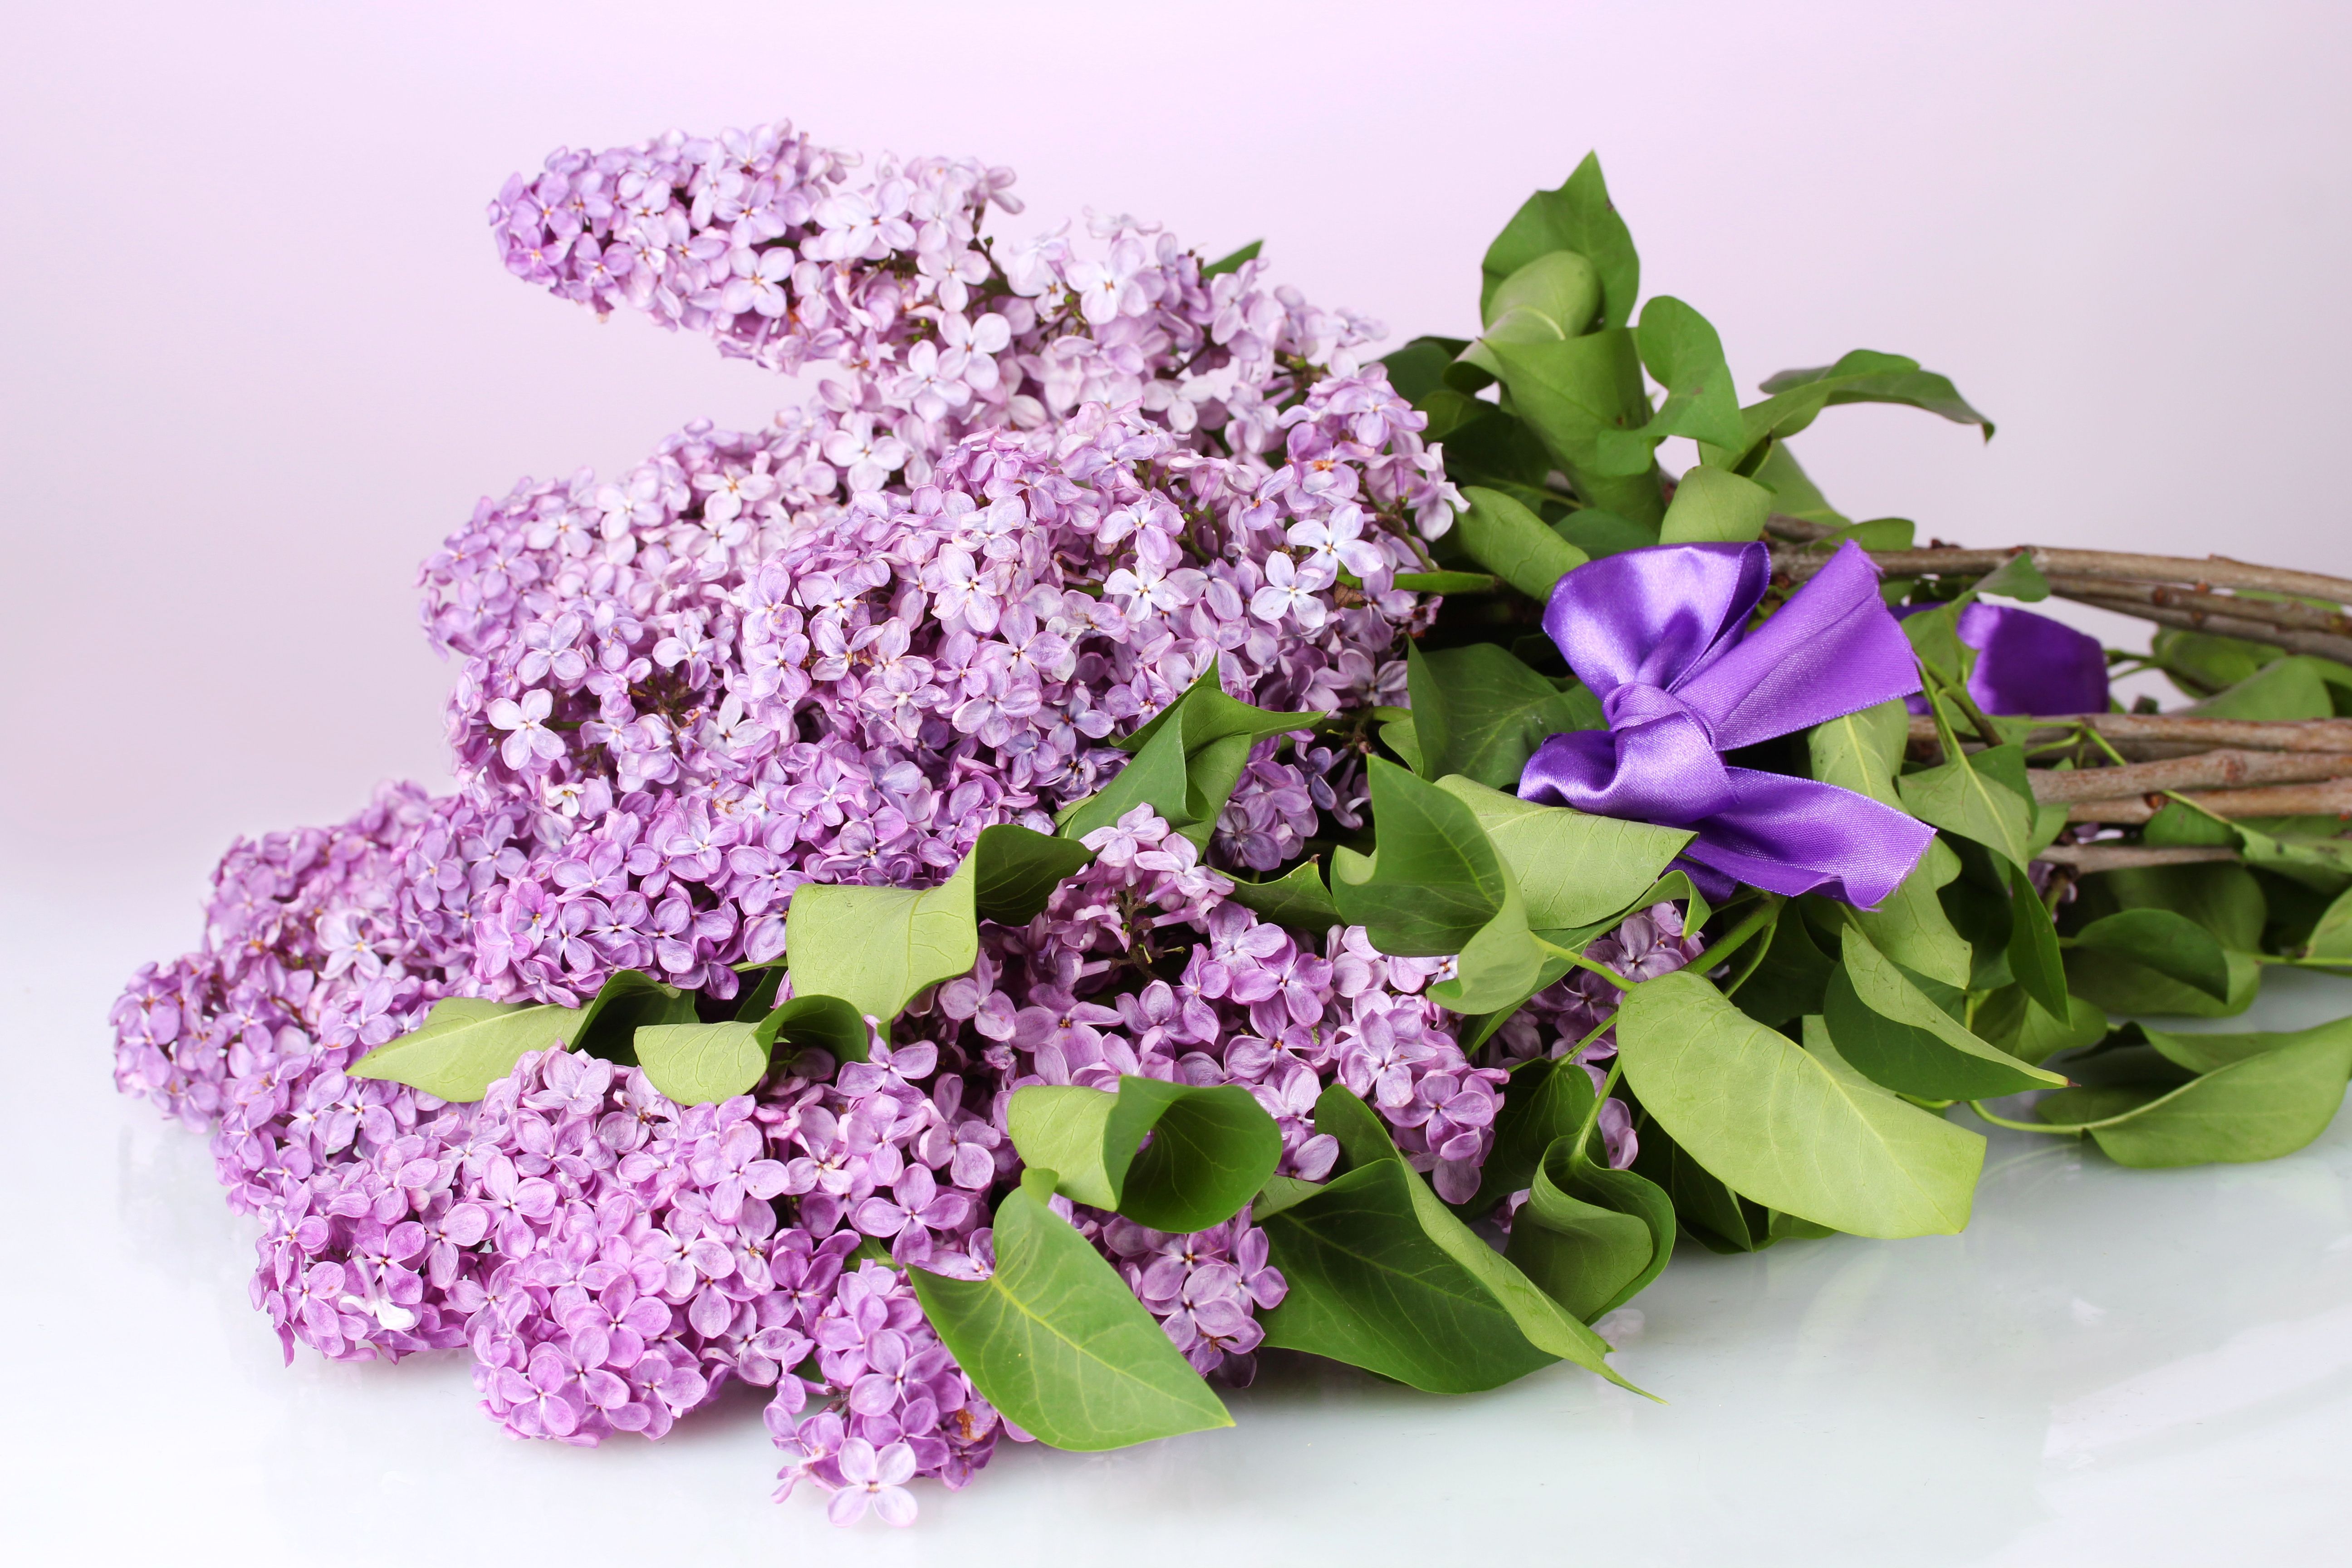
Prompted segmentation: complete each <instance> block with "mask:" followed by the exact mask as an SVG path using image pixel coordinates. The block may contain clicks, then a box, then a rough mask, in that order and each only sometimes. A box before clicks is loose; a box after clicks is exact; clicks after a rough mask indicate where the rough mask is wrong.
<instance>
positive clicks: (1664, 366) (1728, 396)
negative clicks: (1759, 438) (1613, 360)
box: [1635, 294, 1771, 543]
mask: <svg viewBox="0 0 2352 1568" xmlns="http://www.w3.org/2000/svg"><path fill="white" fill-rule="evenodd" d="M1635 342H1636V345H1637V346H1638V347H1639V348H1640V350H1641V353H1642V363H1643V364H1645V365H1647V366H1648V367H1649V371H1650V374H1652V375H1654V376H1655V377H1657V378H1658V383H1659V384H1660V385H1662V386H1664V388H1665V389H1666V393H1667V396H1666V401H1665V403H1664V405H1662V406H1661V407H1660V408H1659V409H1658V412H1657V413H1656V415H1655V416H1653V417H1652V418H1651V420H1650V424H1649V434H1651V435H1653V436H1656V437H1666V436H1687V437H1691V438H1692V439H1693V440H1695V441H1698V442H1700V443H1702V444H1706V445H1712V446H1716V447H1733V448H1738V447H1742V446H1744V445H1745V441H1744V439H1743V437H1744V436H1745V434H1746V427H1745V426H1743V425H1742V423H1741V421H1740V417H1739V395H1738V392H1737V391H1736V390H1735V389H1734V388H1733V386H1732V384H1731V367H1730V366H1729V365H1727V364H1726V363H1724V360H1723V340H1722V339H1721V338H1720V337H1718V336H1717V335H1716V331H1715V328H1714V327H1713V326H1711V325H1710V324H1709V323H1708V321H1707V319H1706V317H1705V316H1702V315H1700V314H1699V313H1698V312H1697V311H1696V310H1692V309H1691V308H1690V307H1689V306H1688V305H1685V304H1684V303H1683V302H1682V301H1681V300H1677V299H1675V297H1674V296H1673V295H1671V294H1660V295H1657V296H1655V297H1654V298H1653V299H1652V300H1650V302H1649V303H1648V304H1646V305H1644V306H1643V307H1642V326H1641V330H1640V331H1639V332H1638V333H1637V334H1636V339H1635ZM1689 477H1690V476H1689V475H1687V474H1685V476H1684V478H1685V479H1688V478H1689ZM1760 488H1761V487H1759V489H1760ZM1770 499H1771V498H1770V492H1769V491H1766V492H1765V493H1764V495H1763V496H1762V498H1761V499H1760V500H1759V510H1758V513H1757V523H1758V528H1759V531H1761V529H1762V523H1763V511H1764V510H1769V505H1770ZM1673 515H1674V514H1673V513H1672V512H1671V511H1669V512H1668V513H1667V517H1668V518H1669V520H1671V519H1672V517H1673ZM1681 537H1682V538H1691V539H1713V538H1726V537H1732V536H1729V535H1722V534H1685V535H1682V536H1681ZM1738 537H1744V538H1748V539H1754V538H1755V537H1756V534H1753V533H1750V534H1746V535H1742V536H1738ZM1667 542H1668V543H1673V542H1676V536H1675V535H1672V534H1669V535H1668V536H1667Z"/></svg>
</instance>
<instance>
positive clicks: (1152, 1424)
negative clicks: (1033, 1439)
mask: <svg viewBox="0 0 2352 1568" xmlns="http://www.w3.org/2000/svg"><path fill="white" fill-rule="evenodd" d="M1053 1190H1054V1173H1053V1172H1051V1171H1040V1170H1036V1169H1034V1168H1033V1169H1031V1170H1029V1171H1027V1172H1024V1173H1023V1175H1022V1178H1021V1185H1020V1186H1019V1187H1017V1188H1015V1189H1014V1190H1013V1191H1012V1192H1010V1193H1008V1194H1005V1196H1004V1200H1003V1202H1002V1203H1000V1204H998V1205H996V1229H995V1242H996V1271H995V1272H994V1273H993V1274H991V1275H990V1276H989V1277H988V1278H987V1279H949V1278H948V1277H947V1276H945V1275H942V1274H933V1273H931V1272H930V1271H929V1270H928V1269H922V1268H909V1269H908V1271H907V1274H908V1279H910V1280H911V1281H912V1282H913V1284H914V1287H915V1295H916V1297H917V1299H918V1300H919V1301H920V1302H921V1303H922V1308H923V1315H924V1317H925V1318H926V1319H928V1320H929V1322H930V1325H931V1327H932V1329H933V1330H935V1331H937V1332H938V1334H939V1336H940V1341H941V1342H943V1343H945V1344H946V1346H947V1347H948V1351H949V1353H950V1354H952V1355H953V1356H954V1357H955V1359H956V1363H957V1364H958V1365H959V1366H961V1368H962V1369H963V1373H964V1375H965V1376H967V1377H969V1378H971V1381H972V1385H973V1386H974V1387H976V1388H978V1389H979V1390H980V1392H981V1394H982V1397H984V1398H985V1399H987V1401H988V1402H989V1403H990V1404H991V1405H994V1406H996V1408H997V1409H998V1410H1000V1411H1002V1412H1003V1413H1004V1415H1007V1416H1009V1417H1010V1418H1011V1419H1012V1420H1013V1421H1014V1422H1016V1423H1018V1424H1019V1425H1020V1426H1023V1427H1024V1428H1025V1429H1026V1430H1028V1431H1030V1432H1032V1433H1034V1434H1035V1435H1036V1436H1037V1437H1039V1438H1040V1439H1041V1440H1043V1441H1045V1442H1046V1443H1050V1444H1052V1445H1053V1446H1054V1447H1057V1448H1073V1449H1077V1450H1080V1451H1082V1452H1093V1451H1096V1450H1099V1449H1104V1448H1118V1447H1125V1446H1127V1445H1128V1444H1129V1443H1142V1442H1147V1441H1149V1440H1150V1439H1151V1438H1154V1437H1172V1436H1176V1435H1177V1434H1179V1433H1182V1432H1198V1431H1202V1430H1203V1429H1205V1428H1208V1427H1212V1426H1232V1425H1233V1424H1234V1418H1233V1417H1232V1416H1231V1415H1228V1414H1227V1413H1226V1411H1225V1407H1224V1405H1223V1402H1222V1401H1220V1400H1219V1399H1218V1398H1217V1396H1216V1395H1215V1394H1213V1393H1212V1392H1210V1389H1209V1385H1208V1384H1206V1383H1204V1382H1202V1380H1201V1376H1200V1374H1199V1373H1195V1372H1194V1371H1193V1370H1192V1368H1191V1367H1190V1366H1188V1365H1186V1364H1185V1362H1184V1358H1183V1356H1182V1355H1181V1354H1179V1353H1178V1352H1177V1350H1176V1347H1175V1346H1174V1345H1172V1344H1171V1343H1170V1342H1169V1341H1168V1336H1167V1335H1166V1334H1165V1333H1163V1332H1162V1331H1160V1325H1159V1323H1158V1322H1156V1321H1153V1319H1152V1316H1151V1314H1150V1312H1148V1311H1146V1310H1144V1308H1143V1303H1141V1302H1140V1301H1139V1300H1136V1299H1135V1293H1134V1292H1133V1291H1131V1290H1129V1289H1128V1288H1127V1283H1126V1281H1125V1280H1123V1279H1120V1278H1119V1277H1118V1272H1117V1271H1116V1270H1115V1269H1113V1268H1111V1266H1110V1264H1109V1263H1108V1262H1107V1261H1105V1259H1104V1258H1103V1256H1102V1254H1100V1253H1098V1252H1097V1251H1096V1250H1095V1248H1094V1246H1093V1244H1092V1243H1090V1242H1088V1241H1087V1239H1086V1238H1085V1237H1081V1236H1080V1235H1079V1234H1078V1233H1077V1232H1076V1230H1074V1229H1072V1228H1071V1227H1070V1225H1069V1223H1068V1222H1067V1221H1066V1220H1064V1219H1063V1218H1062V1217H1061V1216H1060V1215H1056V1214H1055V1213H1054V1211H1053V1210H1052V1209H1050V1208H1048V1207H1047V1206H1046V1199H1047V1198H1048V1197H1049V1196H1051V1195H1052V1193H1053Z"/></svg>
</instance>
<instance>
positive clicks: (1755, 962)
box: [1709, 893, 1782, 996]
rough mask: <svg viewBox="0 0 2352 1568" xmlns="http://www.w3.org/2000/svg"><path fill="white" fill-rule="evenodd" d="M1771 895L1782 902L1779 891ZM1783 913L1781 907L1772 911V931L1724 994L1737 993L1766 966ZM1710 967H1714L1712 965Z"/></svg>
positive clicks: (1775, 901)
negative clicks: (1773, 937)
mask: <svg viewBox="0 0 2352 1568" xmlns="http://www.w3.org/2000/svg"><path fill="white" fill-rule="evenodd" d="M1770 897H1771V899H1772V901H1773V903H1775V904H1780V903H1781V902H1782V900H1781V899H1780V895H1779V894H1777V893H1775V894H1772V895H1770ZM1781 913H1782V910H1779V909H1775V910H1773V911H1772V931H1768V932H1767V933H1766V934H1765V939H1764V940H1763V941H1762V942H1759V943H1757V944H1756V951H1755V952H1751V953H1749V954H1748V967H1747V968H1745V969H1743V970H1741V971H1740V972H1739V978H1738V979H1737V980H1734V981H1733V982H1732V983H1731V984H1728V985H1727V986H1725V987H1724V988H1723V994H1725V995H1726V996H1730V995H1734V994H1737V993H1738V990H1739V988H1740V987H1741V986H1743V985H1745V984H1748V981H1749V980H1750V979H1752V978H1753V977H1754V976H1755V973H1756V972H1757V971H1758V970H1759V969H1761V968H1763V967H1764V959H1765V956H1766V955H1767V954H1769V952H1771V951H1772V940H1771V939H1772V932H1777V931H1779V930H1780V915H1781ZM1709 967H1712V965H1710V966H1709Z"/></svg>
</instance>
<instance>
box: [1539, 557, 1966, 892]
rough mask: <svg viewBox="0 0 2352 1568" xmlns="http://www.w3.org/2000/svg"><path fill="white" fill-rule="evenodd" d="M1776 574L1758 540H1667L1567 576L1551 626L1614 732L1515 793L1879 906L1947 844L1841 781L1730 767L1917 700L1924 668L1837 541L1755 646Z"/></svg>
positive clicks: (1715, 864) (1755, 876)
mask: <svg viewBox="0 0 2352 1568" xmlns="http://www.w3.org/2000/svg"><path fill="white" fill-rule="evenodd" d="M1771 570H1772V564H1771V552H1769V550H1768V549H1767V548H1766V547H1765V546H1764V545H1762V544H1662V545H1656V546H1653V547H1651V548H1649V549H1645V550H1629V551H1626V552H1623V553H1622V554H1618V555H1611V556H1606V557H1604V558H1602V559H1601V560H1599V561H1594V562H1591V563H1588V564H1586V565H1583V566H1580V567H1578V568H1577V569H1576V570H1575V571H1573V572H1570V573H1569V574H1567V575H1566V576H1564V577H1562V578H1561V579H1560V580H1559V584H1558V585H1557V586H1555V587H1554V588H1553V589H1552V594H1551V602H1550V604H1549V605H1548V606H1547V607H1546V609H1545V611H1544V630H1545V631H1546V632H1548V633H1549V634H1550V636H1551V639H1552V641H1554V642H1556V643H1558V644H1559V650H1560V652H1561V653H1562V654H1564V655H1566V656H1567V658H1568V663H1569V668H1571V669H1573V670H1575V671H1576V673H1577V677H1578V679H1581V680H1582V681H1583V682H1584V684H1585V685H1586V686H1587V687H1589V688H1591V691H1592V694H1593V695H1594V696H1596V697H1598V698H1600V699H1601V712H1602V713H1603V714H1604V715H1605V716H1606V717H1607V718H1608V721H1609V728H1608V729H1606V730H1580V731H1573V732H1571V733H1568V734H1560V735H1554V736H1552V737H1551V739H1549V740H1548V741H1546V742H1544V743H1543V745H1542V746H1541V747H1539V748H1538V750H1537V752H1536V754H1535V755H1534V756H1533V757H1530V758H1529V759H1528V765H1527V768H1526V771H1525V772H1523V773H1521V774H1520V775H1519V795H1520V797H1521V798H1522V799H1526V800H1532V801H1540V802H1543V803H1544V804H1547V805H1570V806H1574V807H1575V808H1576V809H1577V810H1579V811H1589V812H1592V813H1594V814H1596V815H1598V816H1620V817H1631V818H1633V819H1634V820H1637V821H1642V822H1656V823H1663V824H1664V825H1666V826H1675V827H1694V828H1696V829H1697V830H1698V837H1696V838H1694V839H1693V840H1692V841H1691V844H1690V847H1689V848H1688V849H1686V850H1685V851H1684V854H1685V858H1688V859H1690V860H1692V861H1695V862H1696V863H1697V864H1698V865H1699V866H1700V867H1703V868H1707V869H1710V870H1713V871H1716V872H1719V873H1721V874H1723V875H1725V876H1727V877H1730V878H1733V879H1737V880H1738V881H1742V882H1747V883H1749V884H1751V885H1753V886H1755V887H1759V888H1763V889H1768V890H1769V891H1771V892H1775V893H1786V894H1790V895H1794V894H1798V893H1810V892H1822V893H1825V894H1827V895H1828V896H1830V897H1831V898H1834V899H1839V900H1843V901H1844V902H1846V903H1850V904H1857V905H1860V906H1862V907H1863V908H1864V909H1874V908H1875V907H1877V905H1878V904H1879V903H1880V902H1881V901H1882V900H1885V897H1886V895H1887V894H1889V893H1891V892H1893V891H1894V890H1895V885H1896V884H1897V883H1899V882H1901V881H1902V880H1903V879H1904V878H1905V877H1906V876H1907V875H1909V874H1910V871H1911V868H1912V867H1914V866H1916V865H1917V864H1918V861H1919V857H1920V856H1921V855H1923V854H1925V853H1926V852H1927V841H1928V840H1929V839H1930V838H1932V837H1935V830H1934V829H1933V828H1931V827H1929V826H1927V825H1926V824H1925V823H1922V822H1918V821H1916V820H1914V819H1913V818H1911V817H1910V816H1906V815H1905V814H1904V813H1902V812H1900V811H1897V810H1895V808H1894V807H1892V806H1889V805H1884V804H1882V803H1880V802H1878V801H1874V800H1872V799H1870V798H1869V797H1868V796H1866V795H1856V794H1854V793H1853V791H1852V790H1846V789H1840V788H1838V787H1837V786H1836V785H1834V784H1817V783H1815V782H1813V781H1812V780H1810V779H1798V778H1790V777H1787V776H1785V775H1783V774H1780V773H1763V772H1760V771H1759V770H1757V769H1754V768H1738V767H1732V766H1730V765H1729V764H1728V763H1726V762H1725V761H1724V760H1723V753H1725V752H1729V751H1735V750H1737V749H1738V748H1739V747H1742V746H1749V745H1754V744H1755V743H1756V742H1759V741H1768V740H1770V739H1771V738H1772V737H1774V736H1776V735H1786V734H1789V733H1790V732H1791V731H1797V730H1803V729H1808V728H1810V727H1811V726H1812V725H1815V724H1819V723H1821V722H1822V721H1825V720H1830V719H1834V718H1837V717H1839V716H1840V715H1842V714H1846V713H1852V712H1854V711H1856V710H1859V709H1864V708H1869V707H1873V706H1874V705H1876V704H1878V703H1881V702H1885V701H1887V700H1891V699H1894V698H1897V697H1902V696H1905V695H1906V694H1907V693H1910V692H1914V691H1916V690H1918V689H1919V673H1918V668H1917V667H1916V665H1915V664H1914V662H1913V660H1912V657H1911V645H1910V643H1909V642H1908V641H1907V640H1906V638H1905V637H1904V636H1903V628H1902V627H1901V626H1897V625H1896V624H1895V617H1894V616H1892V615H1891V614H1889V613H1888V611H1887V609H1886V606H1885V603H1884V602H1883V601H1881V599H1880V598H1879V596H1878V573H1877V569H1876V568H1875V567H1874V566H1872V565H1871V563H1870V558H1869V557H1868V556H1866V555H1864V553H1863V552H1862V551H1861V549H1860V548H1859V547H1857V546H1855V545H1853V544H1852V543H1847V544H1844V545H1841V546H1840V547H1839V549H1838V552H1837V553H1836V554H1835V555H1833V556H1832V557H1831V558H1830V561H1829V563H1828V564H1827V565H1826V566H1824V567H1823V568H1822V571H1821V572H1820V574H1818V575H1816V576H1815V577H1814V578H1813V580H1812V581H1811V582H1810V583H1808V584H1805V586H1804V587H1803V588H1801V589H1800V590H1799V591H1798V593H1797V594H1796V595H1795V596H1794V597H1793V598H1791V599H1790V601H1789V602H1788V603H1787V604H1786V605H1782V606H1781V607H1780V611H1779V613H1778V614H1776V615H1774V616H1772V617H1771V618H1770V619H1769V620H1767V621H1765V622H1764V623H1763V624H1762V625H1761V626H1758V627H1757V628H1756V629H1755V630H1754V631H1753V632H1749V631H1748V629H1747V626H1748V616H1749V615H1750V614H1752V613H1753V612H1754V610H1755V608H1756V605H1757V603H1758V602H1759V600H1760V599H1762V597H1763V596H1764V589H1765V585H1766V584H1767V583H1768V582H1769V580H1770V576H1771Z"/></svg>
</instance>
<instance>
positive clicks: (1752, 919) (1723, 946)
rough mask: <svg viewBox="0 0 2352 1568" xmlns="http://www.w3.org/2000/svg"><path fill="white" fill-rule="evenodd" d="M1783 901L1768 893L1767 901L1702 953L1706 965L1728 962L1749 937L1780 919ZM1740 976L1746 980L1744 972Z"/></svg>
mask: <svg viewBox="0 0 2352 1568" xmlns="http://www.w3.org/2000/svg"><path fill="white" fill-rule="evenodd" d="M1782 901H1783V900H1781V899H1780V896H1779V895H1777V894H1768V895H1767V896H1766V901H1765V902H1763V903H1761V904H1759V905H1757V906H1756V908H1755V910H1753V911H1752V912H1750V913H1749V915H1748V918H1747V919H1746V920H1744V921H1740V922H1739V923H1738V925H1736V926H1734V927H1732V928H1731V929H1730V930H1729V931H1726V932H1724V934H1723V938H1722V940H1721V941H1719V942H1717V943H1716V944H1715V945H1714V946H1713V947H1710V948H1708V949H1707V950H1706V952H1705V953H1704V954H1703V955H1702V956H1703V957H1705V958H1706V966H1707V967H1708V968H1709V969H1713V968H1715V967H1716V966H1717V964H1720V963H1727V962H1728V961H1729V959H1730V956H1731V955H1732V954H1733V953H1735V952H1738V951H1739V950H1740V948H1742V947H1743V946H1745V945H1746V944H1747V942H1748V939H1750V938H1751V937H1753V936H1754V935H1755V934H1756V933H1757V932H1758V931H1762V930H1763V929H1764V928H1765V927H1767V926H1769V925H1770V924H1771V923H1772V922H1773V921H1776V920H1778V919H1779V918H1780V905H1781V903H1782ZM1750 968H1751V969H1752V968H1753V965H1750ZM1740 978H1741V979H1742V980H1745V979H1746V978H1747V976H1746V975H1744V974H1743V975H1741V976H1740ZM1726 994H1728V993H1726Z"/></svg>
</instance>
